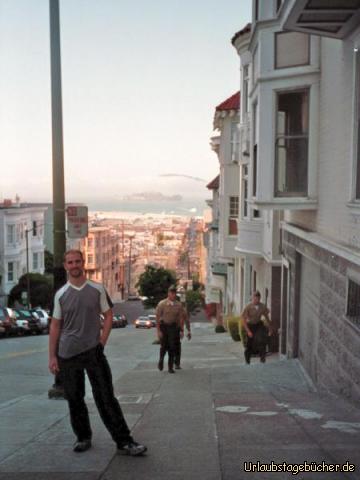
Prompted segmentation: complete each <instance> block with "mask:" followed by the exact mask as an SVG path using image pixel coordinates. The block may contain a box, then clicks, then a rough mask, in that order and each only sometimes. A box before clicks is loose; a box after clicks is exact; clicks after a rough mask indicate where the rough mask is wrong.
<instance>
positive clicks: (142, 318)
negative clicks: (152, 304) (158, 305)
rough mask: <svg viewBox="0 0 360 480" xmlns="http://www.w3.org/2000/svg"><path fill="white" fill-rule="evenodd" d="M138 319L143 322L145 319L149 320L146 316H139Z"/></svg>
mask: <svg viewBox="0 0 360 480" xmlns="http://www.w3.org/2000/svg"><path fill="white" fill-rule="evenodd" d="M139 320H142V321H143V322H146V320H149V319H148V317H139Z"/></svg>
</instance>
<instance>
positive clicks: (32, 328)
mask: <svg viewBox="0 0 360 480" xmlns="http://www.w3.org/2000/svg"><path fill="white" fill-rule="evenodd" d="M14 312H15V315H16V320H17V321H19V326H20V321H22V322H27V326H28V328H26V329H25V328H24V329H23V330H21V331H20V333H26V332H28V333H36V334H38V335H39V334H40V333H42V331H43V327H42V325H41V321H40V319H39V317H38V316H36V315H35V314H33V313H32V312H30V311H29V310H25V309H20V308H16V309H14ZM24 325H25V324H24ZM19 328H21V327H19Z"/></svg>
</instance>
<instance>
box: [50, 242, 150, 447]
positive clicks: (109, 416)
mask: <svg viewBox="0 0 360 480" xmlns="http://www.w3.org/2000/svg"><path fill="white" fill-rule="evenodd" d="M64 267H65V270H66V271H67V274H68V282H67V283H66V284H65V285H64V286H63V287H62V288H60V290H58V291H57V292H56V294H55V300H54V312H53V316H52V321H51V326H50V335H49V369H50V372H51V373H53V374H57V373H58V372H59V371H61V373H62V378H63V383H64V391H65V398H66V400H67V401H68V404H69V411H70V421H71V426H72V429H73V431H74V433H75V435H76V437H77V440H76V442H75V444H74V447H73V450H74V452H85V451H86V450H88V449H89V448H90V447H91V438H92V431H91V427H90V421H89V413H88V409H87V406H86V403H85V400H84V398H85V371H86V373H87V375H88V377H89V380H90V383H91V387H92V391H93V395H94V400H95V403H96V406H97V408H98V410H99V413H100V416H101V419H102V421H103V422H104V424H105V426H106V428H107V429H108V431H109V433H110V435H111V437H112V438H113V440H114V442H115V443H116V445H117V452H118V453H119V454H123V455H132V456H137V455H141V454H143V453H144V452H146V450H147V448H146V447H145V446H144V445H139V444H138V443H136V442H135V441H134V440H133V438H132V436H131V434H130V430H129V428H128V426H127V423H126V421H125V418H124V415H123V413H122V410H121V407H120V405H119V402H118V401H117V399H116V397H115V395H114V389H113V384H112V375H111V370H110V367H109V364H108V361H107V359H106V357H105V354H104V347H105V345H106V342H107V340H108V337H109V335H110V331H111V328H112V310H111V306H112V305H111V301H110V300H109V298H108V297H107V294H106V290H105V289H104V287H103V285H101V284H99V283H95V282H92V281H89V280H87V279H86V277H85V273H84V259H83V256H82V253H81V251H79V250H69V251H67V252H66V253H65V255H64ZM101 313H102V314H103V315H104V319H105V320H104V326H103V329H102V330H101V325H100V314H101Z"/></svg>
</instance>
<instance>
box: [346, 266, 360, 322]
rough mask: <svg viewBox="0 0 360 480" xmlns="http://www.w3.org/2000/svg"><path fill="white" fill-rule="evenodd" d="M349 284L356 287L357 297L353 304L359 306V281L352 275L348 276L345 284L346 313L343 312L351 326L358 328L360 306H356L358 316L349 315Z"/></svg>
mask: <svg viewBox="0 0 360 480" xmlns="http://www.w3.org/2000/svg"><path fill="white" fill-rule="evenodd" d="M351 283H353V284H354V285H356V287H357V290H358V295H357V297H356V299H354V303H355V304H356V303H357V304H359V301H360V279H359V278H357V276H356V277H355V276H354V275H350V276H348V277H347V284H346V311H345V316H346V318H347V320H348V321H349V322H350V323H351V324H352V325H354V326H355V327H357V328H360V306H359V305H358V306H357V309H358V314H357V315H349V308H350V305H349V303H350V302H349V296H350V290H351ZM355 308H356V306H355Z"/></svg>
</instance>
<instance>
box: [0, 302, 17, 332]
mask: <svg viewBox="0 0 360 480" xmlns="http://www.w3.org/2000/svg"><path fill="white" fill-rule="evenodd" d="M0 323H1V325H0V327H1V328H0V334H1V335H3V336H5V337H7V336H8V335H16V334H17V332H18V328H17V325H16V315H15V312H14V310H13V309H12V308H8V307H0Z"/></svg>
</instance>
